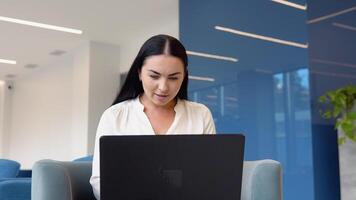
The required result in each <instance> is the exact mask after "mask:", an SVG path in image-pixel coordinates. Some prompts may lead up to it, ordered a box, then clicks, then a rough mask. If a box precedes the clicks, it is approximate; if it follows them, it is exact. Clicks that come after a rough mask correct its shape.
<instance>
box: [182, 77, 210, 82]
mask: <svg viewBox="0 0 356 200" xmlns="http://www.w3.org/2000/svg"><path fill="white" fill-rule="evenodd" d="M188 77H189V79H192V80H197V81H210V82H214V81H215V79H214V78H210V77H202V76H188Z"/></svg>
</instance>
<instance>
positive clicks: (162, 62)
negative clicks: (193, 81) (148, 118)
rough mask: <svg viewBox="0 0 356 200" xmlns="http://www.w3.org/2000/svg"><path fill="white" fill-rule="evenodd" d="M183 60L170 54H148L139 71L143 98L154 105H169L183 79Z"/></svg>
mask: <svg viewBox="0 0 356 200" xmlns="http://www.w3.org/2000/svg"><path fill="white" fill-rule="evenodd" d="M184 76H185V74H184V65H183V62H182V61H181V60H180V59H179V58H177V57H174V56H170V55H155V56H149V57H147V58H146V60H145V61H144V63H143V66H142V69H141V71H140V72H139V77H140V80H141V81H142V86H143V90H144V94H143V98H144V99H145V100H146V101H147V100H148V102H150V103H152V104H153V105H156V106H169V105H170V103H173V100H174V98H175V97H176V95H177V94H178V92H179V89H180V87H181V85H182V83H183V79H184Z"/></svg>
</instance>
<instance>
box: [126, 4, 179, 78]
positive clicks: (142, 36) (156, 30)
mask: <svg viewBox="0 0 356 200" xmlns="http://www.w3.org/2000/svg"><path fill="white" fill-rule="evenodd" d="M176 3H177V5H176V8H178V1H176ZM178 15H179V13H178V9H175V10H174V11H173V12H172V13H171V16H167V18H166V19H167V21H166V22H165V23H160V24H154V22H152V27H151V29H149V30H146V31H145V32H139V33H137V34H136V35H133V36H132V37H131V38H130V39H128V40H126V41H127V42H125V43H122V44H120V47H121V49H122V51H121V53H120V72H127V71H129V69H130V67H131V64H132V62H133V60H134V58H135V57H136V55H137V53H138V51H139V50H140V47H141V46H142V44H143V43H144V42H145V41H146V40H147V39H148V38H150V37H151V36H153V35H157V34H167V35H171V36H173V37H175V38H179V20H178V19H179V17H178Z"/></svg>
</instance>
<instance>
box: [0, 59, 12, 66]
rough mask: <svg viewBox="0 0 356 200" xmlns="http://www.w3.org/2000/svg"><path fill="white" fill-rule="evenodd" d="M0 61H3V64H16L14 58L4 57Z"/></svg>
mask: <svg viewBox="0 0 356 200" xmlns="http://www.w3.org/2000/svg"><path fill="white" fill-rule="evenodd" d="M0 63H5V64H11V65H16V61H14V60H5V59H0Z"/></svg>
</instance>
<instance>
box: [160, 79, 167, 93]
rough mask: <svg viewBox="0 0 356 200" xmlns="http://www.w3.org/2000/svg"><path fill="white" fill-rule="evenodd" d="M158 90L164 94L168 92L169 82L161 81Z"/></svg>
mask: <svg viewBox="0 0 356 200" xmlns="http://www.w3.org/2000/svg"><path fill="white" fill-rule="evenodd" d="M158 89H159V90H160V91H162V92H165V91H167V89H168V86H167V81H166V80H161V81H160V82H159V85H158Z"/></svg>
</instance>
